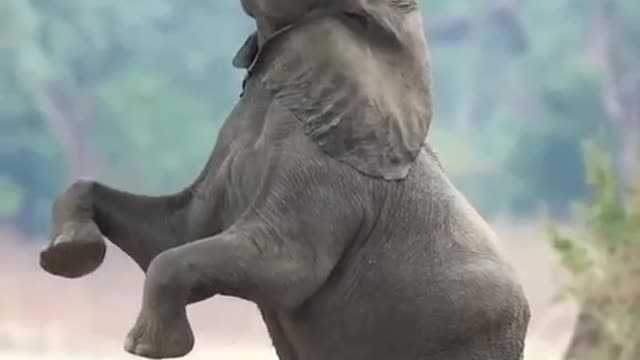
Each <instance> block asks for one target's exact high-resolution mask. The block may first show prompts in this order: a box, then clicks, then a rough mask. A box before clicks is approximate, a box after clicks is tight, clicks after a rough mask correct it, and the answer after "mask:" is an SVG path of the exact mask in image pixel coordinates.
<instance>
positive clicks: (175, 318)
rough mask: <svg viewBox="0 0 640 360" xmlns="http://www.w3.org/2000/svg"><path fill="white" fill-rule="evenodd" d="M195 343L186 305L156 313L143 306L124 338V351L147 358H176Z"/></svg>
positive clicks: (186, 352) (186, 351) (190, 348)
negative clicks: (171, 310)
mask: <svg viewBox="0 0 640 360" xmlns="http://www.w3.org/2000/svg"><path fill="white" fill-rule="evenodd" d="M193 345H194V338H193V332H192V330H191V325H189V320H188V319H187V313H186V308H182V309H180V310H178V309H176V310H175V311H173V312H166V313H157V312H150V311H148V310H145V309H143V310H142V312H141V314H140V316H139V317H138V321H137V322H136V324H135V326H134V327H133V329H131V331H130V332H129V334H128V335H127V338H126V340H125V344H124V348H125V350H126V351H127V352H129V353H131V354H133V355H137V356H142V357H146V358H149V359H166V358H178V357H183V356H185V355H187V354H188V353H189V352H190V351H191V350H192V349H193Z"/></svg>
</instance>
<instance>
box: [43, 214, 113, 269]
mask: <svg viewBox="0 0 640 360" xmlns="http://www.w3.org/2000/svg"><path fill="white" fill-rule="evenodd" d="M106 252H107V246H106V243H105V241H104V237H103V236H102V234H101V233H100V231H99V230H98V227H97V226H96V225H95V224H94V223H93V222H88V223H68V224H65V225H64V226H63V231H62V233H61V234H59V235H57V236H55V237H54V239H53V240H52V241H51V243H50V244H49V245H48V246H47V247H46V248H45V249H44V250H42V251H41V252H40V267H42V268H43V269H44V270H45V271H47V272H49V273H51V274H53V275H57V276H62V277H66V278H70V279H73V278H78V277H81V276H84V275H87V274H89V273H91V272H93V271H94V270H95V269H97V268H98V267H99V266H100V264H102V261H103V260H104V257H105V254H106Z"/></svg>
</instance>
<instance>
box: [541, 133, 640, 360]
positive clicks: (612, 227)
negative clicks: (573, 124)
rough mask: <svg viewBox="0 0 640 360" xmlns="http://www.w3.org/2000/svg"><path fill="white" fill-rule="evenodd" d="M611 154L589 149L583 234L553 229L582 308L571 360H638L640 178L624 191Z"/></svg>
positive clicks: (572, 293) (572, 290)
mask: <svg viewBox="0 0 640 360" xmlns="http://www.w3.org/2000/svg"><path fill="white" fill-rule="evenodd" d="M608 154H609V153H608V151H607V150H606V148H605V147H603V146H602V145H601V144H598V143H591V144H589V146H588V147H587V158H586V163H587V169H588V172H587V179H588V181H589V184H590V186H591V187H592V189H593V191H594V193H593V198H592V200H591V201H590V202H588V203H586V204H584V205H582V206H581V207H580V208H579V209H580V210H581V215H582V217H581V218H582V220H583V221H584V224H583V225H584V232H582V234H581V236H576V235H568V234H567V233H566V232H564V231H560V230H559V229H558V227H557V226H556V225H552V226H551V227H550V234H551V240H552V244H553V246H554V248H555V250H556V251H557V253H558V254H559V256H560V258H561V260H562V263H563V265H564V266H565V268H566V269H567V270H569V272H570V273H571V274H572V275H573V277H574V281H573V283H572V285H571V286H570V287H569V288H568V289H567V295H569V296H570V297H571V298H573V299H574V300H576V301H577V302H578V303H579V304H580V306H581V313H580V316H579V317H578V322H577V324H576V328H575V333H574V335H573V339H572V341H571V342H570V345H569V348H568V351H567V353H566V359H568V360H590V359H592V360H634V359H639V358H640V286H638V273H639V272H640V260H639V259H640V178H637V179H636V181H637V186H636V188H635V190H633V191H632V192H630V193H627V192H622V193H621V192H620V190H619V181H618V177H617V175H616V172H615V170H614V166H613V161H612V159H611V157H610V156H608ZM621 194H624V196H621Z"/></svg>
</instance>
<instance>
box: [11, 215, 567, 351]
mask: <svg viewBox="0 0 640 360" xmlns="http://www.w3.org/2000/svg"><path fill="white" fill-rule="evenodd" d="M494 227H495V229H496V230H497V232H498V233H499V235H500V237H501V238H502V239H503V240H504V245H505V250H506V252H507V254H508V255H509V256H510V258H511V260H512V262H513V264H514V266H515V267H516V269H517V270H518V272H519V274H520V277H521V279H522V281H523V283H524V285H525V290H526V292H527V294H528V296H529V299H530V301H531V305H532V308H533V319H532V323H531V330H530V336H529V339H528V344H527V358H526V359H527V360H555V359H559V356H560V354H561V351H562V349H563V348H564V347H565V346H566V342H567V341H568V339H569V336H570V333H571V329H572V327H573V322H574V318H575V313H576V309H575V308H574V306H572V305H571V304H563V305H554V304H553V302H552V299H553V296H554V294H555V291H556V289H557V288H558V286H559V285H560V284H561V281H562V279H563V276H562V273H561V272H560V271H559V267H558V266H557V265H556V263H555V261H554V257H553V254H552V253H551V250H550V249H549V248H548V247H547V246H546V243H545V242H544V241H542V240H544V233H543V232H542V231H541V230H540V229H539V228H538V227H536V226H535V225H534V224H530V223H528V224H513V223H508V222H499V223H497V224H495V225H494ZM15 240H17V235H16V234H12V233H10V232H7V231H5V232H1V233H0V252H1V253H2V261H1V262H0V273H1V274H3V275H2V276H0V359H3V360H14V359H15V360H18V359H19V360H24V359H33V360H58V359H61V360H62V359H65V360H75V359H78V360H80V359H82V360H85V359H92V360H94V359H95V360H101V359H104V360H107V359H109V360H111V359H133V358H134V357H131V356H128V355H126V354H125V353H124V351H122V350H121V348H122V341H123V339H124V336H125V334H126V332H127V331H128V329H129V327H130V326H131V325H132V324H133V321H134V319H135V316H136V315H137V311H138V306H139V302H140V293H141V284H142V281H143V275H142V273H141V272H140V271H139V270H138V269H137V267H136V266H135V265H134V264H133V263H132V262H131V261H130V260H129V259H127V258H126V256H125V255H124V254H123V253H121V252H120V251H119V250H118V249H115V248H113V247H110V248H109V254H108V256H107V260H106V261H105V264H104V265H103V266H102V267H101V268H100V269H99V270H98V271H96V272H95V273H93V274H91V275H89V276H87V277H85V278H82V279H79V280H74V281H68V280H64V279H59V278H55V277H52V276H50V275H48V274H46V273H45V272H44V271H41V270H40V269H39V267H38V266H37V253H38V250H39V248H38V247H36V246H16V245H14V244H15V243H16V241H15ZM189 315H190V319H191V320H192V324H193V327H194V331H195V332H196V337H197V343H196V349H195V350H194V352H193V353H192V354H190V355H189V356H187V357H186V359H194V360H196V359H214V358H217V359H238V360H244V359H247V360H249V359H251V360H253V359H261V360H271V359H274V360H275V359H276V357H275V354H274V353H273V351H272V350H271V347H270V344H269V340H268V338H267V336H266V330H265V328H264V326H263V324H262V323H261V321H260V318H259V316H258V312H257V310H256V309H255V307H254V306H253V305H252V304H249V303H246V302H242V301H239V300H235V299H230V298H222V297H221V298H215V299H213V300H210V301H207V302H204V303H202V304H198V305H195V306H192V307H191V308H190V309H189Z"/></svg>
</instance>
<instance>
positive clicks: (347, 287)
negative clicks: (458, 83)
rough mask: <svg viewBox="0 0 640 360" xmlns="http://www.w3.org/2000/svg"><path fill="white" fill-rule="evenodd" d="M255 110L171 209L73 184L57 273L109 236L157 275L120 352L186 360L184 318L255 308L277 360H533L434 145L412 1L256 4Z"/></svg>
mask: <svg viewBox="0 0 640 360" xmlns="http://www.w3.org/2000/svg"><path fill="white" fill-rule="evenodd" d="M243 7H244V9H245V11H246V12H247V13H248V14H249V15H250V16H252V17H253V18H254V19H255V21H256V26H257V31H256V33H255V34H253V35H252V36H250V37H249V39H248V40H247V41H246V43H245V44H244V46H243V47H242V48H241V49H240V51H239V52H238V54H237V56H236V58H235V59H234V64H235V65H236V66H239V67H244V68H246V69H247V77H246V80H245V83H244V89H243V94H242V96H241V98H240V100H239V102H238V104H237V105H236V107H235V108H234V109H233V111H232V113H231V114H230V116H229V117H228V119H227V120H226V122H225V124H224V126H223V128H222V130H221V132H220V134H219V135H218V139H217V142H216V145H215V148H214V150H213V153H212V154H211V156H210V158H209V160H208V162H207V164H206V166H205V167H204V169H203V170H202V172H201V173H200V175H199V176H198V177H197V178H196V180H195V181H194V182H193V183H192V184H191V185H189V186H188V187H186V188H185V189H184V190H183V191H180V192H178V193H176V194H173V195H168V196H158V197H152V196H141V195H134V194H130V193H127V192H123V191H119V190H116V189H112V188H110V187H107V186H106V185H103V184H101V183H98V182H93V181H78V182H76V183H75V184H73V185H72V186H71V187H70V188H69V189H68V190H66V191H65V192H64V193H63V194H62V195H61V196H60V197H59V198H58V199H57V201H56V202H55V204H54V211H53V225H54V226H53V232H52V235H53V236H52V241H51V243H50V244H49V246H48V247H47V248H46V249H45V250H43V252H42V253H41V257H40V264H41V266H42V267H43V268H44V269H45V270H46V271H48V272H50V273H52V274H55V275H59V276H64V277H68V278H76V277H80V276H83V275H85V274H88V273H90V272H91V271H94V270H95V269H96V268H97V267H98V266H99V265H100V264H101V262H102V260H103V258H104V256H105V241H104V239H105V238H106V239H108V240H109V241H111V242H112V243H114V244H115V245H116V246H118V247H119V248H120V249H122V250H123V251H124V252H126V253H127V254H128V255H129V256H130V257H131V258H132V259H133V260H134V261H135V262H136V263H137V264H138V265H139V266H140V267H141V268H142V270H144V271H145V272H146V280H145V284H144V295H143V301H142V309H141V311H140V314H139V316H138V319H137V322H136V324H135V326H134V327H133V329H132V330H131V331H130V333H129V335H128V336H127V339H126V341H125V349H126V350H127V351H128V352H130V353H133V354H137V355H140V356H144V357H147V358H172V357H181V356H184V355H186V354H187V353H189V351H191V349H192V348H193V345H194V337H193V334H192V331H191V327H190V325H189V322H188V319H187V315H186V310H185V308H186V306H187V305H188V304H191V303H194V302H197V301H202V300H205V299H208V298H210V297H212V296H215V295H228V296H234V297H238V298H242V299H245V300H249V301H252V302H254V303H255V304H257V305H258V307H259V309H260V311H261V313H262V316H263V318H264V321H265V323H266V325H267V329H268V331H269V334H270V336H271V338H272V340H273V345H274V347H275V350H276V352H277V354H278V356H279V358H280V359H282V360H519V359H522V353H523V347H524V340H525V335H526V332H527V326H528V322H529V307H528V304H527V300H526V299H525V297H524V295H523V291H522V288H521V286H520V284H519V283H518V281H517V280H516V278H515V276H514V272H513V270H512V268H511V267H510V266H509V265H508V264H507V263H506V262H505V260H504V259H503V258H502V257H501V256H500V255H499V252H498V251H497V250H496V248H495V247H494V244H493V242H494V234H493V232H492V231H491V229H490V228H489V227H488V226H487V224H486V223H485V221H483V220H482V218H480V216H478V214H477V213H476V212H475V210H474V209H473V208H472V207H471V206H470V205H469V203H468V202H467V200H466V199H465V198H464V197H463V196H462V195H461V194H460V193H459V192H458V191H457V190H456V188H455V187H454V186H453V185H452V184H451V182H450V181H449V180H448V179H447V176H446V175H445V173H444V171H443V170H442V167H441V165H440V163H439V162H438V160H437V158H436V156H435V155H434V153H433V152H432V151H431V150H430V149H429V147H428V146H427V145H425V143H424V139H425V138H426V136H427V132H428V129H429V125H430V121H431V117H432V115H431V113H432V109H431V95H430V74H429V65H428V58H427V52H426V44H425V39H424V36H423V35H422V29H423V27H422V23H421V17H420V14H419V11H418V9H417V6H416V4H415V1H413V0H246V1H243Z"/></svg>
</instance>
